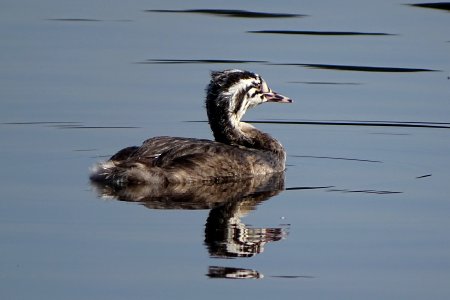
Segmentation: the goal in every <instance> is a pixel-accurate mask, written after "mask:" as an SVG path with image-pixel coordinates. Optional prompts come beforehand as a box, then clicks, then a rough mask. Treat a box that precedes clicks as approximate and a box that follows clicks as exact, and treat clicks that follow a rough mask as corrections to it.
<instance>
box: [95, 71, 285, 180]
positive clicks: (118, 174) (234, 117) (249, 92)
mask: <svg viewBox="0 0 450 300" xmlns="http://www.w3.org/2000/svg"><path fill="white" fill-rule="evenodd" d="M206 92H207V96H206V110H207V113H208V120H209V124H210V126H211V129H212V132H213V134H214V138H215V141H210V140H204V139H194V138H182V137H165V136H163V137H155V138H151V139H148V140H146V141H145V142H144V143H143V144H142V145H141V146H140V147H137V146H134V147H128V148H125V149H122V150H120V151H119V152H118V153H116V154H115V155H113V156H112V157H111V158H110V159H109V160H108V161H106V162H102V163H99V164H97V165H96V166H95V167H94V168H93V171H92V173H91V176H90V178H91V180H92V181H95V182H99V183H104V184H109V185H114V186H125V185H130V184H142V183H146V184H157V185H168V184H171V183H174V184H175V183H177V184H178V183H189V182H200V181H208V182H225V181H233V180H237V179H239V178H248V177H251V176H254V175H264V174H269V173H274V172H281V171H283V170H284V169H285V160H286V153H285V151H284V148H283V146H282V145H281V144H280V143H279V142H278V141H277V140H276V139H274V138H272V137H271V136H270V135H268V134H267V133H264V132H261V131H259V130H258V129H256V128H255V127H253V126H252V125H250V124H248V123H244V122H241V118H242V116H243V115H244V113H245V112H246V110H247V109H248V108H251V107H255V106H256V105H258V104H261V103H264V102H280V103H290V102H292V100H291V99H289V98H287V97H284V96H282V95H280V94H277V93H275V92H273V91H272V90H271V89H270V88H269V87H268V86H267V84H266V82H265V81H264V80H263V79H262V78H261V77H260V76H259V75H257V74H255V73H252V72H248V71H241V70H225V71H220V72H212V74H211V82H210V84H209V85H208V87H207V90H206Z"/></svg>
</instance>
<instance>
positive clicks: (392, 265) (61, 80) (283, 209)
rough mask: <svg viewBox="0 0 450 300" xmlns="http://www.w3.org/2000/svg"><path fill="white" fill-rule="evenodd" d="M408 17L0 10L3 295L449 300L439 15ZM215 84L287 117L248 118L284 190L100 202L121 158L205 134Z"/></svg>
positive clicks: (445, 67) (391, 5)
mask: <svg viewBox="0 0 450 300" xmlns="http://www.w3.org/2000/svg"><path fill="white" fill-rule="evenodd" d="M423 2H429V1H423ZM413 3H414V2H410V3H406V2H405V1H400V0H391V1H389V0H383V1H356V0H346V1H270V2H269V1H247V2H242V1H191V2H185V1H52V0H45V1H11V0H6V1H5V0H4V1H2V3H1V4H0V25H1V26H0V123H1V124H0V133H1V140H0V163H1V168H0V178H1V180H0V190H1V194H2V196H1V199H0V297H1V298H2V299H144V298H146V299H178V298H183V299H211V298H214V299H229V298H231V297H234V298H236V297H238V298H245V299H256V298H264V299H271V298H282V299H299V298H306V299H425V298H429V299H449V297H450V284H449V282H450V234H449V231H450V196H449V195H450V185H449V183H450V171H449V170H450V92H449V91H450V80H449V76H450V55H449V53H450V35H449V34H448V28H449V25H450V15H449V4H448V3H447V4H445V3H444V5H441V6H439V7H436V5H434V6H435V7H434V8H433V7H431V8H430V7H421V6H411V5H409V4H413ZM258 13H264V14H258ZM225 68H243V69H248V70H251V71H254V72H257V73H259V74H261V75H262V76H263V77H264V78H265V79H266V81H268V83H269V85H270V86H271V87H272V88H273V89H274V90H276V91H279V92H281V93H282V94H284V95H287V96H290V97H291V98H293V99H294V101H295V102H294V103H293V104H291V105H287V104H286V105H281V104H280V105H275V104H265V105H262V106H260V107H258V108H256V109H255V110H252V111H250V112H249V113H248V114H247V115H246V116H245V120H247V121H254V125H255V126H257V127H259V128H261V129H262V130H264V131H266V132H269V133H270V134H271V135H273V136H275V137H276V138H278V139H279V140H280V141H281V142H282V143H283V144H284V145H285V148H286V150H287V152H288V162H287V164H288V167H287V171H286V174H285V183H284V190H277V191H276V192H273V193H272V194H267V195H266V194H262V195H260V196H261V199H256V197H257V196H258V195H259V194H250V196H248V197H247V198H246V199H245V200H242V202H239V201H238V202H237V203H238V204H236V205H237V206H233V205H231V206H230V207H226V208H223V210H221V209H222V208H219V209H218V210H211V211H210V209H209V207H208V206H207V205H206V206H202V205H200V204H198V203H197V204H192V203H187V204H186V205H185V204H183V203H181V204H179V203H177V204H174V203H173V202H171V199H170V197H169V199H166V202H164V203H159V202H157V203H156V202H147V203H139V202H133V201H132V200H134V199H128V200H129V201H118V200H117V199H116V198H115V197H105V195H104V196H103V197H101V195H100V194H99V192H98V191H97V190H96V189H95V188H94V187H93V186H91V185H90V183H89V179H88V173H89V167H90V166H91V165H93V164H94V163H95V162H97V161H99V160H102V159H106V158H107V157H108V156H110V155H112V154H114V153H115V152H116V151H117V150H119V149H121V148H123V147H125V146H130V145H138V144H140V143H141V142H142V141H143V140H145V139H146V138H148V137H151V136H158V135H174V136H188V137H198V138H211V137H212V136H211V133H210V130H209V128H208V124H207V123H206V122H205V121H206V114H205V112H204V105H203V99H204V88H205V86H206V84H207V83H208V81H209V72H210V71H211V70H218V69H225ZM237 190H238V189H236V187H234V188H229V189H228V191H229V192H226V193H222V194H221V196H220V197H219V196H217V195H216V197H214V196H211V197H210V198H208V199H210V200H213V199H219V198H220V199H222V200H224V199H227V197H230V198H231V197H234V196H235V195H234V194H232V192H235V191H237ZM225 191H227V189H225ZM210 192H211V193H213V192H214V190H213V189H212V190H210ZM222 192H223V191H222ZM236 193H237V192H236ZM196 199H197V198H196ZM172 200H173V199H172ZM189 205H190V206H189ZM237 211H239V212H242V214H237V213H236V212H237ZM215 214H223V215H226V216H229V218H228V217H225V220H227V222H229V223H230V222H235V223H233V224H232V225H229V226H228V225H227V226H228V227H227V226H224V227H221V226H222V225H220V226H219V225H217V224H216V223H215V222H216V221H217V220H221V219H220V218H219V219H215V218H213V217H214V215H215ZM236 216H237V217H238V218H237V219H238V220H237V221H236V218H235V217H236ZM236 222H237V223H236ZM227 224H228V223H227ZM215 226H218V227H219V229H218V228H216V227H215ZM230 226H231V227H230ZM211 229H212V230H213V232H215V231H214V230H219V231H220V233H221V234H222V237H221V238H223V240H221V238H220V237H216V236H214V234H212V235H210V233H211V231H210V230H211ZM233 232H234V234H235V235H233ZM236 232H239V233H242V232H244V233H246V234H241V235H236ZM227 237H228V240H227ZM230 237H231V239H230ZM232 238H241V239H243V240H245V239H247V241H248V240H251V241H253V242H255V248H254V249H253V248H252V249H247V250H246V251H242V249H239V248H238V247H237V248H236V247H235V246H236V245H233V244H232V243H231V242H230V241H231V240H232ZM233 241H234V242H235V243H238V242H240V240H233ZM216 246H217V247H216ZM256 246H258V247H256ZM215 247H216V248H215ZM233 247H234V248H233ZM219 251H222V252H219ZM239 251H241V252H239ZM219 253H220V254H219ZM237 253H240V254H241V255H237ZM231 254H234V256H235V257H234V258H229V259H226V257H229V256H232V255H231ZM243 254H248V255H247V256H248V257H243V256H245V255H243ZM231 278H241V279H239V280H238V279H235V280H232V279H231Z"/></svg>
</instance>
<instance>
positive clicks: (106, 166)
mask: <svg viewBox="0 0 450 300" xmlns="http://www.w3.org/2000/svg"><path fill="white" fill-rule="evenodd" d="M115 166H116V164H115V163H114V162H113V161H110V160H108V161H103V162H101V163H98V164H95V165H93V166H92V167H91V168H90V171H91V176H93V175H97V176H98V175H106V173H107V172H108V171H109V170H111V169H112V168H114V167H115Z"/></svg>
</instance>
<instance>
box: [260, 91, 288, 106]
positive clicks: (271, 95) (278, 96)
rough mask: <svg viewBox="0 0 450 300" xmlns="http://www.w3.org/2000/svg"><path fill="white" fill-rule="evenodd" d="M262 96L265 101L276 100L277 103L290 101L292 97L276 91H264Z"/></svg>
mask: <svg viewBox="0 0 450 300" xmlns="http://www.w3.org/2000/svg"><path fill="white" fill-rule="evenodd" d="M264 97H265V98H266V100H267V102H277V103H292V102H293V101H292V99H291V98H288V97H286V96H283V95H281V94H278V93H276V92H273V91H272V92H270V93H264Z"/></svg>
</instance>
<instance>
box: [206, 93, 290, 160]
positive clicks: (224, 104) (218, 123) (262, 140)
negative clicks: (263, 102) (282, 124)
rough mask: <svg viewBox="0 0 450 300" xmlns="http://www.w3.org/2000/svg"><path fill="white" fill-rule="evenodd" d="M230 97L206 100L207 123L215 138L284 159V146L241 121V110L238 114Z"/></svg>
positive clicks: (220, 96) (222, 96) (221, 96)
mask: <svg viewBox="0 0 450 300" xmlns="http://www.w3.org/2000/svg"><path fill="white" fill-rule="evenodd" d="M231 97H232V95H219V96H218V98H217V99H215V101H208V100H211V99H207V101H206V109H207V113H208V120H209V125H210V126H211V130H212V132H213V134H214V138H215V140H216V141H217V142H221V143H224V144H228V145H239V146H244V147H247V148H252V149H257V150H263V151H270V152H273V153H275V154H277V155H278V156H280V158H283V159H284V158H285V151H284V148H283V146H282V145H281V144H280V143H279V142H278V141H277V140H276V139H274V138H273V137H271V136H270V135H269V134H267V133H265V132H262V131H260V130H258V129H257V128H255V127H254V126H252V125H250V124H248V123H245V122H242V121H241V117H242V115H243V112H240V113H239V114H238V113H237V112H236V111H235V109H234V108H232V105H231V104H232V103H233V101H231V100H230V98H231ZM230 103H231V104H230Z"/></svg>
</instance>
